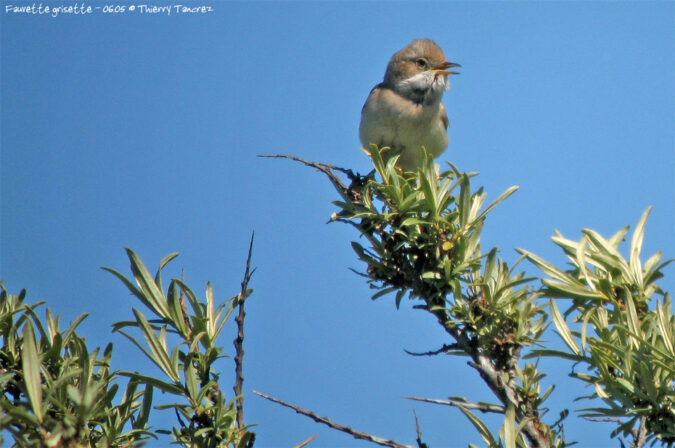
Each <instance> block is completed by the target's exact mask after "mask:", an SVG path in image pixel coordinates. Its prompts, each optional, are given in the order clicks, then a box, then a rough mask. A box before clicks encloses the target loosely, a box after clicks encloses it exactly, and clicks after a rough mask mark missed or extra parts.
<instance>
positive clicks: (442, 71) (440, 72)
mask: <svg viewBox="0 0 675 448" xmlns="http://www.w3.org/2000/svg"><path fill="white" fill-rule="evenodd" d="M453 67H461V65H459V64H455V63H454V62H444V63H442V64H440V65H437V66H436V67H434V68H433V70H434V71H435V72H436V76H438V75H459V72H455V71H452V70H446V68H453Z"/></svg>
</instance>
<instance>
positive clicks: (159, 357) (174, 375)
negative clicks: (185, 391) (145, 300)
mask: <svg viewBox="0 0 675 448" xmlns="http://www.w3.org/2000/svg"><path fill="white" fill-rule="evenodd" d="M133 312H134V315H135V316H136V320H137V321H138V323H139V324H140V328H141V331H142V332H143V337H144V338H145V340H146V342H147V343H148V345H149V346H150V350H151V351H152V353H153V355H154V356H152V358H151V359H152V360H153V361H154V362H155V364H157V366H158V367H159V368H161V369H162V371H164V373H165V374H166V375H167V376H168V377H169V378H171V380H172V381H174V382H175V383H178V382H179V381H180V376H179V375H178V372H177V371H176V370H175V369H174V366H173V363H172V362H171V359H170V358H169V353H168V352H167V349H166V345H165V344H164V343H162V341H160V340H159V339H158V338H157V336H156V335H155V332H154V330H153V329H152V327H151V326H150V323H149V322H148V321H147V319H146V318H145V316H144V315H143V313H141V312H140V311H138V310H137V309H135V308H134V309H133Z"/></svg>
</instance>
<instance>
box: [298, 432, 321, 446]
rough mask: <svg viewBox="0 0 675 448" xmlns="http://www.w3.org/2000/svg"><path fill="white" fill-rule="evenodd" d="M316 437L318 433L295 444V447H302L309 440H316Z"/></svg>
mask: <svg viewBox="0 0 675 448" xmlns="http://www.w3.org/2000/svg"><path fill="white" fill-rule="evenodd" d="M314 439H316V434H314V435H313V436H312V437H310V438H309V439H307V440H305V441H304V442H302V443H301V444H299V445H295V447H294V448H302V447H303V446H305V445H307V444H308V443H309V442H311V441H312V440H314Z"/></svg>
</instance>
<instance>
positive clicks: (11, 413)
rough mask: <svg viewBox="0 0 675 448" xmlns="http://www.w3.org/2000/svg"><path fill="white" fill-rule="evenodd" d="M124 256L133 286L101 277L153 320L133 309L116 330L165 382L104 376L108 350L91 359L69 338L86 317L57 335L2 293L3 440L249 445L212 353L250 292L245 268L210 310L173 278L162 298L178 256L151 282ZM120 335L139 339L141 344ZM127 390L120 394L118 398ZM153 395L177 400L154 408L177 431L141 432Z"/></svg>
mask: <svg viewBox="0 0 675 448" xmlns="http://www.w3.org/2000/svg"><path fill="white" fill-rule="evenodd" d="M127 254H128V257H129V260H130V262H131V271H132V274H133V281H132V280H130V279H128V278H126V277H125V276H123V275H122V274H120V273H119V272H117V271H115V270H113V269H109V268H104V269H106V270H108V271H109V272H111V273H113V274H114V275H115V276H116V277H118V278H119V279H120V280H121V281H122V282H123V283H124V285H126V287H127V288H128V289H129V291H131V292H132V293H133V295H134V296H136V297H137V298H138V300H139V301H140V302H141V303H142V304H143V305H144V306H145V307H146V308H147V309H148V310H149V311H150V313H151V314H152V315H153V318H151V319H148V318H147V317H146V316H145V315H144V313H143V312H142V311H140V310H138V309H135V308H134V309H133V314H134V318H135V320H133V321H125V322H118V323H116V324H114V325H113V329H114V331H118V332H120V333H121V334H123V335H124V336H126V337H127V338H128V339H129V340H131V342H133V343H134V344H135V345H136V346H137V347H138V349H139V350H140V351H141V352H142V353H144V354H145V356H146V357H147V358H148V359H150V360H151V361H152V362H153V363H154V364H155V365H156V366H157V367H158V368H159V369H160V371H161V372H162V374H163V375H164V376H165V378H157V377H154V376H150V375H145V374H142V373H139V372H128V371H111V360H112V349H113V347H112V344H108V345H107V346H106V348H105V350H104V351H103V354H102V355H101V356H99V349H98V348H97V349H94V350H89V349H88V348H87V346H86V343H85V340H84V338H83V337H81V336H79V335H78V334H77V332H76V329H77V326H78V325H79V324H80V323H81V322H82V320H84V319H85V317H86V314H83V315H81V316H79V317H78V318H77V319H75V321H74V322H73V323H72V325H71V326H70V327H69V328H68V329H66V330H61V329H60V327H59V318H58V317H54V316H53V315H52V312H51V311H50V310H49V309H47V311H46V325H44V324H43V322H42V320H41V319H40V318H39V317H38V315H37V314H36V312H35V308H37V306H39V305H40V304H41V303H37V304H35V305H27V304H25V303H24V301H25V294H26V293H25V291H22V292H21V293H20V294H19V295H18V296H15V295H11V294H8V293H7V291H6V290H5V289H4V287H3V288H2V291H1V296H0V337H1V338H2V347H1V349H0V387H2V391H3V394H2V395H1V396H0V409H1V410H2V412H1V413H0V429H1V430H2V431H3V434H5V433H9V434H11V436H12V438H13V445H14V446H35V447H45V446H46V447H94V446H96V447H108V446H141V445H142V444H143V442H144V441H147V440H148V439H149V438H157V435H158V434H170V435H171V437H172V438H173V440H174V442H175V443H177V444H179V445H182V446H189V447H199V448H207V447H208V448H211V447H225V446H231V447H236V448H243V447H249V446H252V445H253V441H254V439H255V434H254V433H253V432H251V431H250V430H249V427H248V426H246V425H244V424H243V410H242V409H241V406H240V405H241V402H240V401H239V402H237V398H240V397H235V398H234V399H232V400H230V401H226V399H225V394H224V393H223V392H222V391H221V389H220V386H219V374H218V373H217V372H216V371H215V369H214V366H213V364H214V362H215V361H217V360H218V359H219V358H222V357H223V356H224V355H223V354H222V352H223V350H222V347H220V346H218V345H217V340H218V337H219V335H220V333H221V331H222V329H223V326H224V325H225V323H226V321H227V320H228V317H229V316H230V315H231V313H232V312H233V310H234V309H235V308H237V307H239V309H242V308H241V306H242V305H243V301H244V300H245V299H246V297H248V295H249V294H250V293H251V290H250V289H248V288H247V287H246V284H247V283H248V278H249V275H248V274H249V272H248V269H247V276H246V278H245V282H244V284H243V287H242V291H241V292H240V293H239V294H237V295H236V296H234V297H232V298H231V299H229V300H227V301H225V302H224V303H222V304H220V305H219V306H216V305H215V299H214V295H213V290H212V287H211V285H210V284H209V285H207V288H206V297H205V300H199V299H198V298H197V296H196V295H195V294H194V292H193V291H192V290H191V289H190V288H189V287H188V286H187V285H186V284H185V283H183V282H182V281H181V280H178V279H173V280H171V282H170V284H169V287H168V293H166V294H165V293H164V292H163V287H162V278H161V271H162V269H163V268H164V266H165V265H166V264H167V263H168V262H169V261H171V260H172V259H173V258H175V257H176V256H177V254H175V253H174V254H171V255H169V256H167V257H165V258H164V259H163V260H162V261H161V262H160V266H159V269H158V271H157V273H156V275H155V276H154V277H153V276H151V275H150V273H149V271H148V270H147V268H146V267H145V266H144V265H143V263H142V262H141V260H140V259H139V258H138V256H137V255H136V254H135V253H134V252H133V251H131V250H129V249H128V250H127ZM249 260H250V258H249ZM186 304H189V306H190V310H189V311H188V308H187V305H186ZM35 329H37V337H36V333H35ZM127 329H136V330H138V331H139V332H140V334H141V335H142V341H144V343H142V342H141V341H140V340H139V339H138V338H137V337H134V336H133V335H131V334H129V333H128V332H127V331H126V330H127ZM171 341H175V343H174V344H171ZM238 348H239V349H240V347H238ZM124 382H126V386H125V388H124V391H123V392H122V393H119V388H120V385H121V384H123V383H124ZM239 386H240V385H239ZM155 389H158V390H160V391H161V392H163V393H165V394H169V395H172V396H174V397H175V399H176V401H175V402H174V403H170V404H163V405H161V406H154V408H155V409H157V410H163V409H172V410H173V411H174V413H175V415H176V424H175V425H174V426H173V427H172V428H170V429H164V428H159V429H154V428H152V427H151V426H149V424H148V419H149V417H150V413H151V411H152V409H153V405H152V402H153V393H154V391H155Z"/></svg>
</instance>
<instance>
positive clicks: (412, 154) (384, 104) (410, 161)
mask: <svg viewBox="0 0 675 448" xmlns="http://www.w3.org/2000/svg"><path fill="white" fill-rule="evenodd" d="M452 67H460V65H459V64H455V63H453V62H448V61H447V60H446V58H445V55H444V54H443V50H441V48H440V47H439V46H438V45H436V43H435V42H434V41H433V40H431V39H418V40H414V41H412V42H411V43H410V45H408V46H407V47H405V48H403V49H402V50H400V51H399V52H397V53H395V54H394V55H393V56H392V57H391V60H390V61H389V65H387V71H386V72H385V74H384V80H383V81H382V82H381V83H380V84H378V85H376V86H375V87H374V88H373V90H372V91H371V92H370V95H368V98H367V99H366V103H365V104H364V105H363V109H362V110H361V125H360V126H359V137H360V139H361V143H362V144H363V146H364V147H366V148H368V146H369V145H370V144H371V143H375V144H376V145H378V146H379V147H383V146H389V147H390V148H391V149H392V152H391V154H392V155H393V154H400V158H399V160H398V163H397V164H398V166H399V167H400V168H402V169H403V170H404V171H412V170H415V169H417V166H418V163H419V161H420V159H421V156H422V146H424V147H425V148H426V150H427V152H428V153H430V154H433V156H434V157H438V156H439V155H440V154H441V153H442V152H443V151H445V148H447V147H448V115H447V113H446V112H445V106H443V104H442V103H441V97H442V96H443V92H444V91H445V90H447V89H449V88H450V82H449V80H448V75H455V74H457V72H454V71H448V70H447V69H449V68H452Z"/></svg>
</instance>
